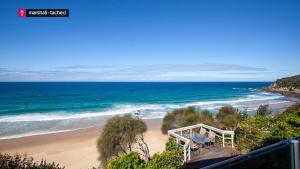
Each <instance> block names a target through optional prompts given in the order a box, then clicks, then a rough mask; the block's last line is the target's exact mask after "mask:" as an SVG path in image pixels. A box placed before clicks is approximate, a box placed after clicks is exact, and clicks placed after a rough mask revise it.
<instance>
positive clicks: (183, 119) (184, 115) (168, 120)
mask: <svg viewBox="0 0 300 169" xmlns="http://www.w3.org/2000/svg"><path fill="white" fill-rule="evenodd" d="M199 121H200V112H199V111H197V110H196V108H195V107H187V108H180V109H175V110H173V111H172V112H170V113H167V115H166V116H165V117H164V118H163V122H162V127H161V131H162V133H163V134H167V132H168V130H171V129H174V128H178V127H185V126H189V125H193V124H197V123H199Z"/></svg>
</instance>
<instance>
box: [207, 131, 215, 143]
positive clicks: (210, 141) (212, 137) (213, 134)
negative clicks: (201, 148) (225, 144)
mask: <svg viewBox="0 0 300 169" xmlns="http://www.w3.org/2000/svg"><path fill="white" fill-rule="evenodd" d="M208 139H209V146H211V145H212V144H215V142H216V133H214V132H212V131H210V132H209V133H208Z"/></svg>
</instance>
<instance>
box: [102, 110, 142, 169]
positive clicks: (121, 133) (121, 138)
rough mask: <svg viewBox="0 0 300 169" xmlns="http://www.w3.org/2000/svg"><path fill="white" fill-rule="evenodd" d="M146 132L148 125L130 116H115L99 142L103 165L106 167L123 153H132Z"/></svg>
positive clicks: (108, 122)
mask: <svg viewBox="0 0 300 169" xmlns="http://www.w3.org/2000/svg"><path fill="white" fill-rule="evenodd" d="M146 130H147V126H146V124H145V123H144V122H143V121H142V120H140V119H137V118H133V117H132V116H131V115H130V114H127V115H124V116H115V117H113V118H111V119H110V120H108V121H107V122H106V125H105V126H104V128H103V130H102V132H101V135H100V137H99V138H98V140H97V149H98V151H99V153H100V157H99V159H100V160H101V162H102V164H103V165H106V163H107V162H108V160H110V159H113V158H115V157H118V156H119V155H120V154H122V153H128V152H131V150H132V145H133V144H134V143H136V141H137V136H138V135H142V134H143V133H144V132H146Z"/></svg>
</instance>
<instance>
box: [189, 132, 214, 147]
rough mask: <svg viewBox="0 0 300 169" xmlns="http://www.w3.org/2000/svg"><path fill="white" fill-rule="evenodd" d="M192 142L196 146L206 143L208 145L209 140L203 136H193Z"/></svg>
mask: <svg viewBox="0 0 300 169" xmlns="http://www.w3.org/2000/svg"><path fill="white" fill-rule="evenodd" d="M192 141H193V142H195V143H197V144H201V145H205V144H206V143H209V141H210V140H209V139H208V137H206V136H205V135H203V134H194V135H193V136H192Z"/></svg>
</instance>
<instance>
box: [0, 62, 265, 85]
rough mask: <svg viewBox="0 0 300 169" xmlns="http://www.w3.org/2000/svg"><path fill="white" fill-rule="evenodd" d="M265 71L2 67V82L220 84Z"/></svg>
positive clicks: (198, 66)
mask: <svg viewBox="0 0 300 169" xmlns="http://www.w3.org/2000/svg"><path fill="white" fill-rule="evenodd" d="M266 71H268V70H267V69H265V68H260V67H250V66H243V65H234V64H214V63H210V64H157V65H119V66H111V65H101V66H98V65H71V66H60V67H54V68H51V69H48V70H13V69H7V68H0V80H1V81H218V80H221V81H223V80H225V81H226V80H228V81H230V80H234V79H236V80H238V78H239V75H240V74H243V75H247V74H248V75H249V76H251V74H259V73H262V72H266Z"/></svg>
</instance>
